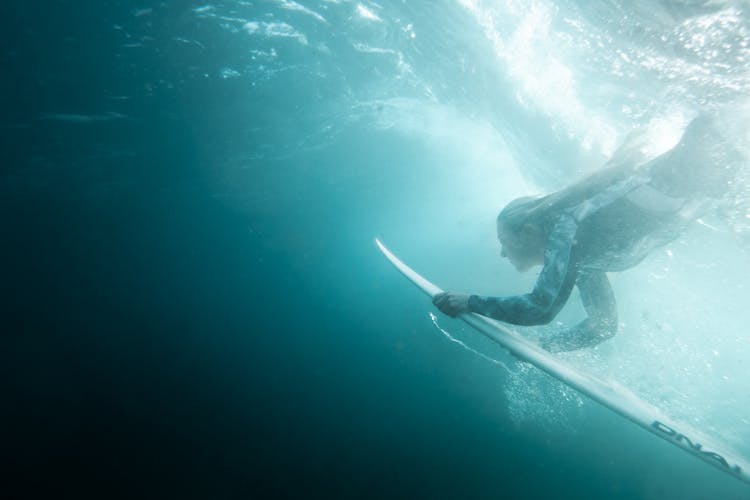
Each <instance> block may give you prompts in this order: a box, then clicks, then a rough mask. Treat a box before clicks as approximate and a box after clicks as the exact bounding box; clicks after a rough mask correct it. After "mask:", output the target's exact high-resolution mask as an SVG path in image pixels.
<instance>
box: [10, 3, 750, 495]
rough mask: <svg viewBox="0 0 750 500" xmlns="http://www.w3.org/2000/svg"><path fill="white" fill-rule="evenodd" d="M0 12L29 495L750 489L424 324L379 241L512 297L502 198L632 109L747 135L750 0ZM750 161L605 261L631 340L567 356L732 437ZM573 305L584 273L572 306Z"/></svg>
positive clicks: (573, 154) (745, 352) (473, 339)
mask: <svg viewBox="0 0 750 500" xmlns="http://www.w3.org/2000/svg"><path fill="white" fill-rule="evenodd" d="M3 11H4V13H5V16H4V18H5V20H6V23H7V25H8V27H9V28H8V29H7V30H5V32H4V33H3V35H2V37H3V39H4V40H3V41H4V43H3V45H2V49H1V50H0V57H1V58H2V63H3V68H4V69H5V73H6V76H5V78H3V79H2V83H0V85H1V86H2V92H0V96H1V97H0V99H2V102H3V110H4V113H3V118H2V127H3V134H2V139H1V140H2V146H3V147H2V149H3V151H4V154H5V160H4V161H3V169H2V174H0V175H1V176H0V194H1V195H2V196H0V203H2V205H3V210H2V213H3V217H2V220H3V225H2V226H3V242H4V244H3V245H2V246H1V247H0V248H1V249H0V255H2V262H3V263H4V269H3V273H2V276H3V279H2V280H1V281H2V284H3V285H2V287H3V296H4V300H3V301H2V302H3V311H4V314H3V316H4V318H5V325H6V326H5V328H3V335H2V337H1V338H2V343H3V344H2V349H1V351H2V353H3V358H4V360H3V362H2V365H1V366H2V370H3V372H4V375H5V376H4V377H2V381H3V382H2V384H3V386H2V388H3V395H4V398H3V400H4V401H3V421H4V422H5V425H4V426H3V427H4V431H5V435H6V436H7V438H6V439H4V444H3V446H4V464H5V467H4V470H5V473H6V474H5V475H6V476H7V477H8V478H10V479H9V481H8V482H7V483H6V484H5V485H4V486H3V488H4V489H5V491H6V492H8V496H9V497H15V498H23V497H39V496H51V495H55V496H63V497H68V496H77V497H89V496H96V497H104V498H106V497H113V496H127V497H166V498H173V497H174V498H185V497H196V498H261V497H268V498H279V497H288V498H365V497H373V498H529V499H536V498H555V499H557V498H578V499H583V498H586V499H588V498H590V499H599V498H613V499H670V498H680V499H714V498H723V499H740V498H748V497H749V496H750V486H748V485H746V484H743V483H741V482H739V481H737V480H735V479H733V478H731V477H729V476H728V475H726V474H723V473H722V472H721V471H718V470H716V469H713V468H711V467H709V466H707V465H706V464H704V463H702V462H700V461H698V460H696V459H695V458H694V457H691V456H688V454H686V453H683V452H681V451H679V450H678V449H677V448H675V447H673V446H671V445H669V444H668V443H666V442H663V441H661V440H658V439H657V438H655V437H654V436H652V435H650V434H648V433H646V432H644V431H643V430H642V429H639V428H637V427H635V426H633V425H632V424H630V423H629V422H627V421H626V420H624V419H623V418H621V417H619V416H618V415H616V414H614V413H612V412H611V411H609V410H607V409H606V408H603V407H601V406H599V405H597V404H596V403H594V402H592V401H590V400H588V399H586V398H584V397H582V396H580V395H578V394H577V393H576V392H575V391H573V390H571V389H569V388H567V387H565V386H564V385H562V384H560V383H558V382H556V381H554V380H552V379H551V378H550V377H548V376H546V375H544V374H543V373H541V372H540V371H539V370H537V369H535V368H533V367H530V366H528V365H526V364H523V363H518V362H516V361H514V360H513V359H512V358H511V357H510V356H509V355H508V354H507V353H506V352H504V351H503V350H502V349H501V348H499V347H498V346H496V345H494V344H492V343H491V342H489V341H488V340H486V339H484V338H482V337H480V335H479V334H478V333H476V332H474V331H472V330H470V329H469V328H468V327H466V326H464V325H463V324H461V323H460V322H458V321H456V320H452V319H449V318H447V317H445V316H441V315H439V314H438V315H437V317H436V320H435V321H437V326H439V328H436V324H435V323H434V322H433V319H432V317H431V313H436V311H435V309H434V308H433V307H432V305H431V304H430V303H429V300H427V298H426V297H424V296H423V295H421V294H420V293H419V292H418V291H417V290H416V289H415V288H414V287H413V286H412V285H411V284H409V283H408V282H407V281H406V280H404V279H403V277H401V276H400V275H399V274H398V273H397V272H396V271H395V270H394V269H393V268H392V267H391V266H390V265H389V264H388V262H387V261H386V260H385V259H384V258H383V257H382V256H381V255H380V253H379V252H378V250H377V248H376V247H375V245H374V243H373V238H374V237H376V236H378V237H380V238H382V239H383V241H384V242H385V243H386V244H387V245H389V247H390V248H392V249H393V250H394V252H396V253H397V254H398V255H399V256H400V257H402V258H403V259H404V260H405V261H406V262H407V263H409V264H410V265H412V266H413V267H414V268H415V269H417V270H418V271H419V272H421V273H424V274H425V275H426V276H427V277H428V278H430V279H432V280H433V281H435V282H436V283H437V284H438V285H439V286H442V287H444V288H447V289H452V290H459V291H466V292H471V293H481V294H493V295H510V294H517V293H525V292H527V291H528V290H529V289H531V287H532V286H533V284H534V281H535V273H534V272H531V273H527V274H518V273H517V272H516V271H515V270H514V269H513V268H512V266H511V265H509V264H508V262H507V261H505V260H503V259H501V258H500V251H499V245H498V244H497V241H496V237H495V228H494V219H495V216H496V214H497V211H498V209H500V208H501V207H502V206H503V205H504V204H505V203H507V202H508V201H510V200H511V199H513V198H515V197H517V196H520V195H526V194H532V193H546V192H550V191H552V190H554V189H558V188H560V187H562V186H565V185H566V184H567V183H569V182H571V181H573V180H575V179H578V178H580V177H581V176H583V175H585V174H586V173H590V172H593V171H595V170H596V169H597V168H598V167H599V166H601V165H602V164H603V163H604V162H605V161H606V160H607V159H608V158H610V157H611V156H612V155H613V154H614V153H615V152H616V151H617V150H618V148H619V147H620V146H621V145H622V144H623V143H624V142H625V140H626V138H627V137H628V136H629V135H630V134H632V133H633V131H641V132H639V133H641V134H642V136H643V139H642V141H641V142H640V143H639V147H640V151H641V152H642V153H643V154H657V153H658V152H663V151H665V150H667V149H668V148H669V147H671V146H672V145H674V144H675V143H676V142H677V140H678V139H679V136H680V132H681V130H682V128H683V127H684V125H685V124H686V123H687V121H688V120H689V118H690V117H691V116H693V115H694V114H695V113H696V112H698V111H699V110H704V111H708V112H711V113H714V114H716V115H717V116H719V117H720V120H721V123H722V124H723V129H722V130H723V133H724V134H725V135H726V137H727V139H728V140H730V141H731V142H733V143H734V144H736V145H737V147H738V148H740V149H742V150H743V151H747V150H748V149H750V148H749V145H750V136H749V135H748V134H749V133H748V130H750V129H749V128H748V127H747V126H746V124H747V122H748V121H750V112H749V110H750V106H748V104H750V103H749V102H748V95H750V6H749V5H748V4H747V3H746V2H742V1H722V0H716V1H703V0H701V1H698V0H669V1H668V0H662V1H637V0H636V1H627V0H620V1H614V0H613V1H602V2H586V1H572V0H570V1H552V0H529V1H514V0H492V1H490V0H486V1H482V0H436V1H429V2H428V1H405V0H402V1H397V0H390V1H386V0H381V1H377V2H374V1H368V0H362V1H350V0H319V1H312V0H298V1H292V0H259V1H241V0H234V1H230V0H225V1H213V2H191V1H175V2H156V1H150V0H143V1H139V2H130V1H125V0H122V1H115V0H111V1H107V0H100V1H96V2H94V1H72V0H50V1H48V2H44V5H41V6H40V5H34V4H31V3H25V2H6V4H4V6H3ZM749 178H750V176H748V172H747V170H746V169H745V170H744V171H742V172H741V175H740V176H739V177H738V178H737V180H736V182H735V184H734V185H733V188H732V192H731V193H730V194H729V195H728V196H727V198H726V199H725V200H724V201H723V202H722V204H721V206H720V207H719V208H718V209H717V210H715V211H713V212H711V213H710V214H708V215H706V217H704V218H702V219H701V220H700V221H698V222H696V223H695V224H694V225H692V226H691V227H690V229H689V230H688V231H686V232H685V234H683V235H682V236H681V237H680V238H679V239H677V240H675V241H674V242H672V243H670V244H669V245H668V246H666V247H664V248H661V249H659V250H657V251H656V252H654V254H653V255H651V256H650V257H649V258H648V259H647V260H646V261H644V262H643V263H642V264H641V265H639V266H638V267H636V268H634V269H631V270H628V271H625V272H622V273H617V274H612V275H611V276H610V279H611V281H612V285H613V288H614V290H615V293H616V295H617V298H618V307H619V314H620V322H621V325H620V331H619V333H618V335H617V336H616V337H615V338H614V339H612V340H611V341H608V342H606V343H604V344H601V345H600V346H599V347H597V348H595V349H588V350H582V351H576V352H572V353H565V354H560V356H561V357H562V358H563V359H564V360H565V361H566V362H569V363H570V364H572V365H574V366H576V367H578V368H580V369H582V370H584V371H586V372H588V373H592V374H594V375H596V376H598V377H601V378H603V379H606V380H612V381H615V382H616V383H617V384H620V385H622V386H624V387H627V388H628V389H629V390H631V391H633V392H634V393H636V394H638V395H639V396H640V397H641V398H643V399H644V400H646V401H648V402H650V403H652V404H655V405H657V406H658V407H660V408H661V409H662V410H663V411H664V412H665V413H667V414H668V415H670V416H671V417H673V418H674V419H676V420H679V421H682V422H685V423H686V424H687V425H689V426H691V427H692V428H695V429H697V430H698V431H700V432H702V433H704V434H707V435H709V436H711V437H712V438H716V440H718V441H720V442H722V443H725V444H726V445H727V446H728V447H730V448H732V449H734V450H736V452H737V453H738V454H740V455H742V456H744V457H750V417H749V416H748V408H750V395H749V394H750V391H749V390H748V389H750V385H749V380H750V377H749V375H750V368H748V365H747V359H748V357H749V356H750V329H749V328H748V325H749V324H750V310H749V309H748V307H747V304H748V302H749V300H750V281H749V280H748V278H749V276H750V275H749V274H748V268H749V267H748V265H749V264H750V261H749V258H748V255H750V254H749V253H748V249H749V248H750V230H749V229H750V203H749V202H748V200H750V182H748V179H749ZM581 315H582V310H581V307H580V305H578V299H577V297H575V296H574V297H573V299H572V300H571V301H570V304H569V305H568V306H566V309H565V310H564V311H563V312H562V314H561V315H560V316H559V317H558V318H557V321H559V322H560V323H565V324H569V323H572V322H574V321H577V320H578V319H579V318H580V317H581ZM556 327H559V324H552V325H550V326H548V327H545V328H552V329H554V328H556ZM441 329H442V330H441ZM519 331H521V332H522V333H527V334H530V335H535V334H536V333H538V332H539V331H544V330H543V329H541V327H540V329H533V330H529V329H526V330H524V329H520V330H519ZM446 333H448V334H449V335H450V336H451V337H450V338H449V337H448V336H447V335H446Z"/></svg>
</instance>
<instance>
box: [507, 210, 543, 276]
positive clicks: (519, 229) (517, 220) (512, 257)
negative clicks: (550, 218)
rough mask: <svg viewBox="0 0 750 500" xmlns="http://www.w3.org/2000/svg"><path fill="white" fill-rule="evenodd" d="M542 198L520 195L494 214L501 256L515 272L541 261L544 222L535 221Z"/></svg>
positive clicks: (524, 269) (525, 269)
mask: <svg viewBox="0 0 750 500" xmlns="http://www.w3.org/2000/svg"><path fill="white" fill-rule="evenodd" d="M543 199H544V198H542V197H535V196H524V197H522V198H516V199H515V200H513V201H511V202H510V203H508V205H506V206H505V208H503V209H502V211H501V212H500V214H498V216H497V239H498V241H500V245H501V246H502V250H501V252H502V256H503V257H505V258H507V259H508V260H509V261H510V262H511V264H513V266H515V268H516V269H517V270H518V271H519V272H524V271H527V270H528V269H529V268H531V267H533V266H535V265H538V264H543V263H544V241H545V234H546V230H545V227H544V226H545V224H543V221H542V220H539V216H538V215H539V207H540V206H541V205H542V201H543Z"/></svg>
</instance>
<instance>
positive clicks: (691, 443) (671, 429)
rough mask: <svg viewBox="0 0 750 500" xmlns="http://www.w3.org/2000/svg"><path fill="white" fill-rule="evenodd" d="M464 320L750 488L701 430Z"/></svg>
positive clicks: (495, 329)
mask: <svg viewBox="0 0 750 500" xmlns="http://www.w3.org/2000/svg"><path fill="white" fill-rule="evenodd" d="M375 243H376V244H377V246H378V248H379V249H380V251H381V252H383V255H385V256H386V258H387V259H388V260H389V261H390V262H391V264H393V265H394V266H395V267H396V269H398V270H399V271H400V272H401V274H403V275H404V276H406V278H407V279H409V281H411V282H412V283H414V284H415V285H416V286H417V287H418V288H419V289H420V290H422V291H423V292H425V293H426V294H427V295H429V296H430V297H433V296H435V295H436V294H438V293H441V292H442V291H443V290H441V289H440V288H439V287H438V286H436V285H435V284H434V283H432V282H430V281H429V280H427V279H426V278H424V277H423V276H421V275H420V274H418V273H417V272H416V271H414V270H413V269H412V268H410V267H409V266H407V265H406V264H404V263H403V262H402V261H401V260H400V259H399V258H398V257H396V256H395V255H394V254H393V253H392V252H391V251H390V250H388V248H386V247H385V245H383V243H382V242H381V241H380V240H379V239H377V238H376V239H375ZM458 317H459V318H460V319H462V320H463V321H465V322H466V323H468V324H469V325H470V326H472V327H473V328H475V329H476V330H478V331H479V332H481V333H483V334H484V335H486V336H487V337H489V338H490V339H492V340H493V341H495V342H497V343H498V344H500V345H501V346H503V347H504V348H506V349H508V350H509V351H510V352H511V354H513V355H514V356H515V357H516V358H518V359H520V360H522V361H525V362H527V363H531V364H532V365H534V366H536V367H537V368H539V369H540V370H543V371H545V372H546V373H548V374H549V375H551V376H552V377H554V378H556V379H558V380H560V381H561V382H563V383H564V384H567V385H568V386H570V387H572V388H573V389H575V390H577V391H578V392H580V393H581V394H584V395H585V396H588V397H589V398H591V399H593V400H594V401H596V402H598V403H600V404H602V405H604V406H606V407H607V408H609V409H610V410H612V411H614V412H615V413H619V414H620V415H622V416H623V417H625V418H626V419H628V420H630V421H631V422H633V423H635V424H637V425H639V426H641V427H642V428H644V429H646V430H647V431H649V432H650V433H652V434H654V435H656V436H658V437H660V438H662V439H664V440H665V441H668V442H670V443H672V444H673V445H675V446H677V447H678V448H680V449H681V450H683V451H686V452H688V453H690V454H691V455H693V456H694V457H697V458H699V459H701V460H703V461H704V462H705V463H707V464H710V465H713V466H714V467H716V468H718V469H719V470H721V471H723V472H725V473H727V474H729V475H730V476H732V477H735V478H737V479H740V480H741V481H744V482H746V483H748V484H750V464H748V463H747V462H746V461H744V460H742V459H741V458H739V457H737V456H733V454H732V453H730V452H729V451H726V450H721V449H720V448H719V447H718V446H715V445H714V444H712V443H710V441H709V439H707V438H705V437H704V436H701V435H699V434H698V433H697V432H696V431H695V430H693V429H690V428H688V427H686V426H685V425H683V424H679V423H677V422H673V421H672V420H670V419H669V418H668V417H666V416H665V415H664V414H663V413H662V412H661V411H660V410H659V409H658V408H656V407H654V406H652V405H651V404H649V403H647V402H645V401H643V400H642V399H640V398H639V397H638V396H636V395H635V394H633V393H632V392H630V391H628V390H627V389H626V388H625V387H623V386H620V385H618V384H616V383H613V382H605V381H602V380H599V379H597V378H595V377H592V376H591V375H588V374H586V373H583V372H581V371H579V370H578V369H576V368H573V367H572V366H569V365H568V364H566V363H564V362H563V361H561V360H560V359H558V358H556V357H555V356H554V355H553V354H551V353H549V352H547V351H545V350H544V349H542V348H540V347H538V346H537V345H536V344H534V343H532V342H530V341H528V340H526V339H525V338H523V337H522V336H520V335H519V334H517V333H516V332H514V331H513V330H511V329H509V328H508V327H506V326H504V325H503V324H502V323H499V322H497V321H494V320H492V319H489V318H486V317H484V316H480V315H479V314H476V313H464V314H460V315H459V316H458Z"/></svg>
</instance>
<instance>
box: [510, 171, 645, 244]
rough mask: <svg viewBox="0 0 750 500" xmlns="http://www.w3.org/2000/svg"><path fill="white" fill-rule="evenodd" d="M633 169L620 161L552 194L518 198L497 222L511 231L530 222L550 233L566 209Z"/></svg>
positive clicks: (518, 229)
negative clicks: (618, 163) (620, 163)
mask: <svg viewBox="0 0 750 500" xmlns="http://www.w3.org/2000/svg"><path fill="white" fill-rule="evenodd" d="M633 173H634V168H633V167H632V166H623V165H618V166H615V167H611V168H607V169H604V170H601V171H599V172H595V173H593V174H591V175H589V176H588V177H585V178H584V179H582V180H580V181H578V182H576V183H575V184H572V185H570V186H568V187H567V188H564V189H561V190H560V191H556V192H554V193H551V194H548V195H542V196H523V197H521V198H516V199H515V200H513V201H511V202H510V203H508V204H507V205H506V206H505V208H503V209H502V210H501V211H500V213H499V214H498V216H497V224H498V226H502V228H503V230H504V231H506V232H508V233H510V234H520V231H521V229H522V228H523V227H524V226H526V225H530V226H532V227H534V228H535V229H537V230H540V231H541V232H542V233H543V234H544V235H545V236H546V235H547V234H548V233H549V231H551V230H552V226H554V224H555V222H556V221H557V218H558V217H559V216H560V214H561V213H562V212H563V211H565V210H566V209H568V208H571V207H574V206H576V205H578V204H579V203H582V202H583V201H584V200H586V199H588V198H590V197H592V196H594V195H596V194H597V193H599V192H601V191H602V190H604V189H606V188H607V187H609V186H611V185H612V184H614V183H615V182H618V181H620V180H622V179H624V178H625V177H626V176H628V175H632V174H633Z"/></svg>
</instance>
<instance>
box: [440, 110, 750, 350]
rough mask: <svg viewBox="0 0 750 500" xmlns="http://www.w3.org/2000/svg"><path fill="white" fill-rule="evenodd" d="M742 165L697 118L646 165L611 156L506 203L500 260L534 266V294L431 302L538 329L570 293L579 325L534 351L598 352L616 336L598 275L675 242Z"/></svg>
mask: <svg viewBox="0 0 750 500" xmlns="http://www.w3.org/2000/svg"><path fill="white" fill-rule="evenodd" d="M615 156H617V155H615ZM742 161H743V158H742V156H741V155H740V153H739V152H737V151H736V150H735V149H734V148H732V147H731V146H730V145H729V144H728V143H727V142H726V141H725V140H724V139H723V138H722V137H721V135H720V134H719V133H718V132H717V130H716V127H715V125H714V122H713V120H712V119H711V118H710V117H709V116H707V115H699V116H698V117H697V118H695V119H693V120H692V121H691V122H690V123H689V125H688V126H687V128H686V129H685V131H684V132H683V135H682V137H681V139H680V141H679V143H678V144H677V145H676V146H675V147H674V148H672V149H671V150H669V151H667V152H666V153H664V154H662V155H660V156H658V157H656V158H654V159H652V160H651V161H649V162H647V163H644V164H640V165H639V164H637V163H634V162H632V161H628V160H619V161H617V160H614V158H613V160H610V162H608V164H606V165H605V168H603V169H602V170H600V171H599V172H597V173H594V174H593V175H590V176H589V177H586V178H584V179H583V180H581V181H579V182H577V183H575V184H573V185H571V186H569V187H567V188H565V189H563V190H561V191H558V192H555V193H552V194H549V195H546V196H540V197H531V196H529V197H522V198H518V199H515V200H513V201H511V202H510V203H509V204H508V205H507V206H505V208H503V209H502V211H501V212H500V214H499V215H498V217H497V238H498V240H499V242H500V245H501V247H502V251H501V255H502V257H504V258H507V259H508V260H509V261H510V262H511V264H513V266H514V267H515V268H516V269H517V270H518V271H519V272H524V271H527V270H529V269H530V268H532V267H534V266H536V265H542V266H543V267H542V269H541V272H540V274H539V277H538V279H537V281H536V284H535V286H534V289H533V290H532V291H531V292H530V293H528V294H525V295H517V296H509V297H486V296H480V295H469V294H463V293H454V292H444V293H441V294H438V295H436V296H435V297H434V298H433V303H434V304H435V305H436V306H437V307H438V308H439V309H440V310H441V311H442V312H443V313H445V314H447V315H449V316H456V315H458V314H461V313H465V312H474V313H478V314H481V315H483V316H487V317H490V318H494V319H496V320H499V321H503V322H506V323H511V324H514V325H524V326H530V325H544V324H547V323H549V322H550V321H552V319H554V318H555V316H557V314H558V313H559V312H560V310H561V309H562V308H563V306H564V305H565V303H566V302H567V300H568V298H569V297H570V294H571V292H572V290H573V287H574V286H577V287H578V290H579V292H580V297H581V302H582V304H583V307H584V310H585V311H586V314H587V318H586V319H585V320H583V321H581V322H580V323H578V324H576V325H574V326H573V327H571V328H567V329H565V330H563V331H560V332H557V333H554V334H551V335H546V336H543V337H542V338H541V340H540V344H541V346H542V347H543V348H544V349H547V350H548V351H552V352H559V351H570V350H575V349H580V348H585V347H591V346H594V345H597V344H599V343H600V342H603V341H605V340H607V339H609V338H611V337H613V336H614V335H615V334H616V332H617V329H618V319H617V305H616V302H615V296H614V293H613V292H612V287H611V286H610V283H609V279H608V278H607V274H606V273H607V272H617V271H623V270H625V269H629V268H631V267H633V266H635V265H637V264H638V263H640V262H641V261H642V260H643V259H644V258H645V257H646V256H647V255H648V254H649V253H650V252H651V251H653V250H654V249H656V248H658V247H660V246H663V245H665V244H667V243H669V242H671V241H673V240H674V239H676V238H677V237H678V236H679V235H680V234H681V233H682V232H683V230H684V229H685V228H686V227H687V226H688V225H689V223H690V222H692V221H693V220H695V219H696V218H698V217H699V216H700V215H701V213H703V212H704V211H705V208H706V206H707V205H710V203H711V201H712V200H714V201H716V200H719V199H721V198H722V197H723V196H724V195H725V194H726V192H727V191H728V186H729V185H730V184H731V182H732V178H733V176H734V173H735V170H736V169H737V165H738V164H739V163H741V162H742Z"/></svg>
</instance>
